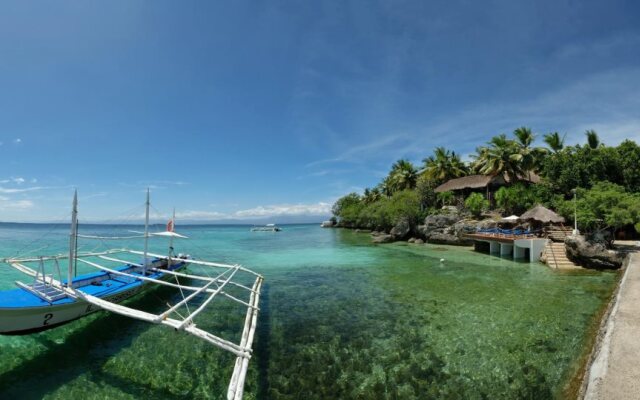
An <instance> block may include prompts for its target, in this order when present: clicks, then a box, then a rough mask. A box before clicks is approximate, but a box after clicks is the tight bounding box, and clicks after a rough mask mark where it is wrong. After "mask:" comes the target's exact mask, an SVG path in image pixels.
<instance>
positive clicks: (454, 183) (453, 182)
mask: <svg viewBox="0 0 640 400" xmlns="http://www.w3.org/2000/svg"><path fill="white" fill-rule="evenodd" d="M520 180H522V181H525V182H531V183H538V182H540V177H539V176H538V175H536V174H534V173H533V172H531V173H528V174H527V176H523V177H521V178H520ZM509 181H510V180H509V177H508V176H507V175H504V176H502V175H494V176H491V175H469V176H463V177H462V178H455V179H450V180H448V181H446V182H445V183H443V184H442V185H440V186H438V187H437V188H435V189H434V190H435V192H436V193H442V192H449V191H456V190H464V189H481V188H486V187H487V186H503V185H506V184H507V183H509Z"/></svg>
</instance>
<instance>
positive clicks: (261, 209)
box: [140, 202, 331, 221]
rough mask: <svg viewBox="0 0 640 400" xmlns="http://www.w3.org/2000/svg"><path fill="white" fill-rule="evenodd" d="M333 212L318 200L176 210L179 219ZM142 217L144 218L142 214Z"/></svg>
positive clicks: (327, 204)
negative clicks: (224, 209)
mask: <svg viewBox="0 0 640 400" xmlns="http://www.w3.org/2000/svg"><path fill="white" fill-rule="evenodd" d="M330 213H331V204H329V203H325V202H318V203H313V204H276V205H266V206H257V207H253V208H249V209H245V210H239V211H235V212H231V213H223V212H218V211H201V210H190V211H181V212H176V218H177V219H178V220H205V221H206V220H230V219H240V220H243V219H252V218H268V217H285V216H295V217H297V216H307V215H309V216H318V215H327V214H330ZM140 218H143V216H142V215H141V216H140ZM150 218H152V219H154V220H162V219H163V218H168V216H167V215H160V214H155V213H153V214H152V215H150Z"/></svg>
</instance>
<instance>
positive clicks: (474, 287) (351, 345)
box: [0, 224, 617, 399]
mask: <svg viewBox="0 0 640 400" xmlns="http://www.w3.org/2000/svg"><path fill="white" fill-rule="evenodd" d="M283 228H284V230H283V231H282V232H279V233H265V232H249V227H246V226H189V227H186V226H183V227H180V226H179V227H178V231H179V232H180V233H183V234H185V235H187V236H189V237H190V239H188V240H180V241H176V243H175V248H176V251H177V252H182V253H189V254H192V255H194V256H196V257H197V258H203V259H210V260H215V261H220V262H228V263H239V264H242V265H244V266H246V267H248V268H251V269H254V270H256V271H257V272H260V273H262V274H263V275H264V276H265V286H264V288H263V296H262V298H261V313H260V316H259V326H258V331H257V333H256V338H255V343H254V350H255V355H254V357H253V358H252V360H251V363H250V367H249V374H248V377H247V385H246V388H245V398H247V399H251V398H258V399H267V398H272V399H303V398H304V399H338V398H346V399H349V398H353V399H356V398H357V399H385V398H389V399H411V398H419V399H427V398H447V399H459V398H466V399H483V398H491V399H496V398H503V399H514V398H535V399H543V398H554V397H555V398H558V397H561V396H562V395H563V391H565V390H566V388H567V385H569V383H570V381H571V379H572V377H573V376H574V374H575V372H576V370H577V368H578V367H579V364H580V360H581V358H582V357H583V356H584V355H585V352H586V350H587V344H588V338H589V336H590V335H591V333H590V332H592V331H593V329H594V326H595V325H596V324H597V322H598V321H597V318H598V314H599V313H600V312H601V310H602V308H603V306H604V305H605V303H606V301H607V300H608V298H609V296H610V295H611V293H612V290H613V288H614V285H615V281H616V277H617V275H616V274H615V273H607V272H589V273H558V272H554V271H551V270H550V269H548V268H547V267H546V266H544V265H542V264H528V263H519V262H518V263H516V262H512V261H510V260H504V259H500V258H498V257H495V256H488V255H483V254H478V253H474V252H472V251H471V250H468V249H466V248H462V249H461V248H455V247H449V246H434V245H428V246H417V245H408V244H406V243H395V244H390V245H382V246H374V245H371V244H370V239H369V236H368V235H364V234H356V233H353V232H351V231H346V230H337V229H321V228H320V227H319V226H317V225H315V224H314V225H291V226H286V225H285V226H284V227H283ZM128 229H132V228H131V227H117V226H82V227H81V233H84V234H99V235H126V234H128V232H127V230H128ZM133 229H136V228H133ZM137 229H140V228H137ZM67 243H68V228H67V227H60V226H55V225H18V224H0V256H2V257H6V256H15V255H17V254H20V255H39V254H51V253H57V252H64V251H65V246H66V245H67ZM126 245H128V246H130V247H135V248H138V249H141V248H142V243H141V242H138V243H137V244H135V245H132V244H131V243H123V242H114V243H102V242H100V241H98V242H96V241H90V240H83V241H81V243H80V247H81V250H94V249H95V250H102V249H105V248H106V246H111V247H122V246H126ZM151 248H152V250H154V251H156V252H162V253H165V252H166V239H155V240H153V241H152V242H151ZM441 258H444V259H445V260H446V261H445V262H444V263H440V261H439V260H440V259H441ZM189 268H190V270H191V271H194V272H202V271H201V270H200V269H199V268H200V267H196V266H191V267H189ZM16 279H22V280H23V281H25V282H26V281H28V279H25V278H24V277H23V276H21V275H20V274H19V273H17V272H16V271H14V270H12V269H11V268H10V267H8V266H6V265H2V267H1V268H0V289H9V288H13V287H15V286H14V284H13V282H14V281H15V280H16ZM177 296H179V295H177ZM178 298H179V297H176V294H174V293H173V292H171V291H165V290H164V289H160V290H154V291H152V292H150V293H148V294H146V295H144V296H142V297H138V298H136V299H134V300H133V304H135V305H136V306H140V307H146V308H152V309H153V308H156V309H157V310H159V309H160V308H159V307H162V305H163V304H165V303H166V302H174V301H175V300H176V299H178ZM218 301H219V300H217V301H216V302H218ZM214 304H215V302H214ZM219 304H220V308H218V309H215V310H211V311H207V313H208V314H207V315H205V316H204V319H205V320H206V321H211V322H210V323H209V322H203V323H205V324H207V323H209V325H208V327H210V328H212V329H215V330H216V332H218V333H221V334H222V336H224V337H227V338H233V339H234V340H237V338H238V337H239V333H240V331H241V329H242V322H243V319H244V313H243V312H242V311H241V310H239V309H237V308H230V307H229V306H228V305H227V302H224V301H223V302H221V303H219ZM157 310H156V311H157ZM201 320H202V318H201ZM199 323H201V322H200V321H199ZM234 335H237V336H234ZM0 355H1V357H0V398H1V399H10V398H13V399H31V398H32V399H40V398H47V399H103V398H113V399H133V398H154V399H162V398H167V399H168V398H184V399H190V398H214V399H216V398H225V396H226V387H227V384H228V381H229V378H230V375H231V371H232V368H233V357H232V356H231V355H229V354H227V353H225V352H223V351H221V350H219V349H217V348H215V347H213V346H212V345H209V344H206V343H204V342H202V341H200V340H198V339H196V338H194V337H191V336H188V335H186V334H182V333H177V332H174V331H172V330H169V329H167V328H163V327H160V326H152V325H149V324H146V323H143V322H137V321H133V320H130V319H127V318H125V317H120V316H116V315H110V314H107V313H105V312H99V313H95V314H92V315H91V316H89V317H86V318H84V319H81V320H79V321H76V322H72V323H70V324H68V325H65V326H63V327H60V328H57V329H53V330H50V331H48V332H44V333H39V334H34V335H30V336H20V337H7V336H0Z"/></svg>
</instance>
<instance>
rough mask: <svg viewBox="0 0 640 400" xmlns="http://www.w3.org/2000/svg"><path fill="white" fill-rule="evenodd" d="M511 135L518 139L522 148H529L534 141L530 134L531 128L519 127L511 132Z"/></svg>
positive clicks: (534, 137) (531, 133)
mask: <svg viewBox="0 0 640 400" xmlns="http://www.w3.org/2000/svg"><path fill="white" fill-rule="evenodd" d="M513 135H514V136H515V137H516V138H517V139H518V141H519V142H520V145H521V146H522V147H524V148H529V147H531V144H532V143H533V141H534V140H535V139H536V135H534V134H533V132H531V128H527V127H526V126H521V127H520V128H518V129H516V130H515V131H513Z"/></svg>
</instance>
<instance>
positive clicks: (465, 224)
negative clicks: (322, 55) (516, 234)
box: [332, 207, 627, 270]
mask: <svg viewBox="0 0 640 400" xmlns="http://www.w3.org/2000/svg"><path fill="white" fill-rule="evenodd" d="M443 211H444V212H443V213H441V214H433V215H429V216H427V217H426V218H425V219H424V221H423V223H422V224H420V225H412V224H411V223H410V222H409V221H408V220H400V221H398V222H397V223H396V224H395V225H394V226H393V228H392V229H391V230H389V231H388V232H387V231H382V230H370V229H360V228H352V227H344V226H340V224H334V225H333V226H332V227H337V228H346V229H353V230H354V231H355V232H358V233H369V234H370V235H371V240H372V242H373V243H376V244H382V243H392V242H398V241H406V242H408V243H413V244H424V243H430V244H444V245H452V246H472V245H473V240H470V239H468V238H467V237H466V236H465V233H472V232H476V231H477V230H478V229H486V228H495V227H497V226H498V222H499V219H500V218H499V217H498V216H496V217H487V218H484V219H482V220H476V219H473V218H471V217H470V216H469V215H464V214H460V213H459V212H458V211H457V209H455V208H454V207H451V209H444V210H443ZM565 251H566V255H567V258H569V259H570V260H571V261H573V262H574V263H576V264H577V265H580V266H581V267H583V268H588V269H599V270H601V269H619V268H621V267H622V265H623V264H624V262H625V258H626V256H627V254H626V252H623V251H619V250H613V249H610V248H608V247H607V245H606V244H605V243H604V242H602V241H598V240H594V239H592V238H589V239H586V238H585V237H583V236H578V237H572V236H571V237H567V238H566V239H565Z"/></svg>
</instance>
